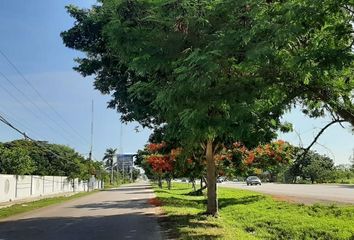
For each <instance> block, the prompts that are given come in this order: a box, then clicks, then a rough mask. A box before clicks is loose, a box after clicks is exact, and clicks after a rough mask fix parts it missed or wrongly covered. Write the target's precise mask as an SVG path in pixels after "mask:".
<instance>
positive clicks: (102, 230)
mask: <svg viewBox="0 0 354 240" xmlns="http://www.w3.org/2000/svg"><path fill="white" fill-rule="evenodd" d="M153 197H154V194H153V191H152V190H151V188H150V186H149V185H148V184H147V183H135V184H131V185H126V186H123V187H121V188H118V189H114V190H108V191H101V192H98V193H94V194H92V195H88V196H85V197H82V198H79V199H75V200H73V201H69V202H66V203H63V204H60V205H55V206H50V207H46V208H43V209H38V210H35V211H32V212H29V213H26V214H22V215H19V216H15V217H11V218H7V219H4V220H1V221H0V240H22V239H23V240H32V239H33V240H34V239H35V240H59V239H60V240H96V239H97V240H111V239H122V240H123V239H142V240H149V239H151V240H159V239H162V236H161V235H162V233H161V230H160V227H159V225H158V222H157V215H156V208H154V207H152V206H150V205H149V204H148V200H149V199H151V198H153Z"/></svg>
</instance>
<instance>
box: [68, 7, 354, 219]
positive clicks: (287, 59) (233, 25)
mask: <svg viewBox="0 0 354 240" xmlns="http://www.w3.org/2000/svg"><path fill="white" fill-rule="evenodd" d="M299 2H303V1H299V0H292V1H286V2H281V3H279V2H272V1H267V2H264V3H263V2H262V3H259V1H247V2H245V1H206V0H192V1H191V0H182V1H169V2H165V1H153V2H152V1H143V0H141V1H130V0H123V1H118V0H109V1H104V2H103V4H102V5H100V6H94V7H93V8H92V9H90V10H81V9H78V8H75V7H72V6H71V7H68V11H69V13H70V14H71V15H72V16H73V17H74V18H75V19H76V23H75V26H74V27H73V28H71V29H70V30H68V31H66V32H64V33H62V37H63V40H64V42H65V44H66V45H67V46H68V47H71V48H75V49H78V50H81V51H83V52H85V53H86V57H85V58H82V59H79V60H78V63H79V66H78V67H77V68H76V69H77V70H78V71H79V72H81V73H82V74H83V75H92V74H95V75H96V79H95V87H96V88H97V89H98V90H100V91H101V92H103V93H105V94H112V96H113V99H112V101H111V102H110V104H109V106H110V107H114V108H117V110H119V111H121V112H122V113H123V117H122V120H125V121H130V120H136V121H138V122H140V123H142V124H143V125H144V126H154V125H155V126H160V124H166V123H167V124H168V125H169V128H170V129H173V130H174V132H178V131H179V134H180V136H179V139H180V140H181V143H183V145H185V146H191V147H190V148H189V147H188V149H193V148H195V147H197V146H200V144H202V145H203V148H204V150H205V159H206V162H207V169H208V171H207V176H208V177H207V178H208V207H207V212H208V213H209V214H212V215H216V214H217V196H216V165H215V161H214V155H215V152H217V151H218V148H219V146H220V145H222V143H224V142H228V141H230V139H231V141H234V140H238V141H241V142H243V143H244V144H245V145H246V146H247V147H250V148H252V147H254V146H257V145H258V144H260V143H266V142H270V141H271V140H272V139H274V138H275V137H276V131H277V129H279V128H281V129H282V128H283V125H282V124H281V122H280V117H281V116H282V115H283V113H284V112H285V111H286V110H287V109H289V108H290V106H291V104H293V103H294V102H295V101H298V100H301V101H302V102H303V103H304V104H305V106H306V109H305V110H307V111H308V114H309V115H310V116H320V115H322V112H323V110H324V109H329V110H330V112H331V113H333V114H336V115H338V116H339V117H341V118H343V119H344V120H346V121H349V122H351V123H352V124H353V118H352V116H353V111H352V110H353V106H352V99H351V94H350V93H351V91H352V89H353V83H352V81H351V80H350V72H351V69H352V66H351V65H352V58H353V54H352V52H351V41H350V40H351V39H352V36H351V32H352V27H351V24H350V22H351V20H352V15H351V11H350V9H352V8H351V6H350V5H349V4H346V3H345V2H344V3H343V2H342V1H332V0H328V1H325V2H324V3H323V4H318V1H315V0H311V1H306V3H302V4H299ZM347 5H349V10H348V8H347ZM288 13H290V14H288ZM295 13H296V14H295ZM314 13H315V14H314ZM299 16H301V17H299ZM284 25H285V26H284ZM347 77H349V80H348V81H347ZM343 79H344V80H345V81H343ZM343 82H344V83H343ZM338 116H335V117H338ZM176 126H179V128H175V127H176ZM186 151H187V149H186Z"/></svg>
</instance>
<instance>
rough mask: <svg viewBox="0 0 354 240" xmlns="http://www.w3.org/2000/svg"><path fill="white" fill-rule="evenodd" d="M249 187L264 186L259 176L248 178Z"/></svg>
mask: <svg viewBox="0 0 354 240" xmlns="http://www.w3.org/2000/svg"><path fill="white" fill-rule="evenodd" d="M246 183H247V186H249V185H251V186H252V185H262V182H261V180H260V179H259V178H258V177H257V176H249V177H248V178H246Z"/></svg>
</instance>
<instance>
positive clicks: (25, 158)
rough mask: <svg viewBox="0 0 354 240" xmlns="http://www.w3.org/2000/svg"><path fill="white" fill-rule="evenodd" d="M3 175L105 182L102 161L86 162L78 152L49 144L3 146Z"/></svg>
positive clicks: (0, 157) (0, 151)
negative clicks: (65, 177) (95, 179)
mask: <svg viewBox="0 0 354 240" xmlns="http://www.w3.org/2000/svg"><path fill="white" fill-rule="evenodd" d="M0 174H13V175H40V176H46V175H47V176H67V177H69V178H70V179H74V178H78V179H80V180H87V179H89V178H90V177H91V176H92V175H94V176H95V177H96V178H97V179H105V177H106V175H107V174H106V172H105V170H104V168H103V166H102V164H101V163H100V162H96V161H93V160H89V159H86V158H85V157H83V156H82V155H80V154H79V153H78V152H76V151H75V150H74V149H72V148H70V147H68V146H64V145H59V144H50V143H47V142H34V141H29V140H15V141H11V142H5V143H0Z"/></svg>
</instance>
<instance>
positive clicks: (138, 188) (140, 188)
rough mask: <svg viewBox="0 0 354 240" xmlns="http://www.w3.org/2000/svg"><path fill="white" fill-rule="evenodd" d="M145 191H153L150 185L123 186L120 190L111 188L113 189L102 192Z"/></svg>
mask: <svg viewBox="0 0 354 240" xmlns="http://www.w3.org/2000/svg"><path fill="white" fill-rule="evenodd" d="M143 189H146V190H147V189H151V187H150V186H149V185H139V186H123V187H120V188H111V189H103V190H101V191H106V192H130V191H136V190H143Z"/></svg>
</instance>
